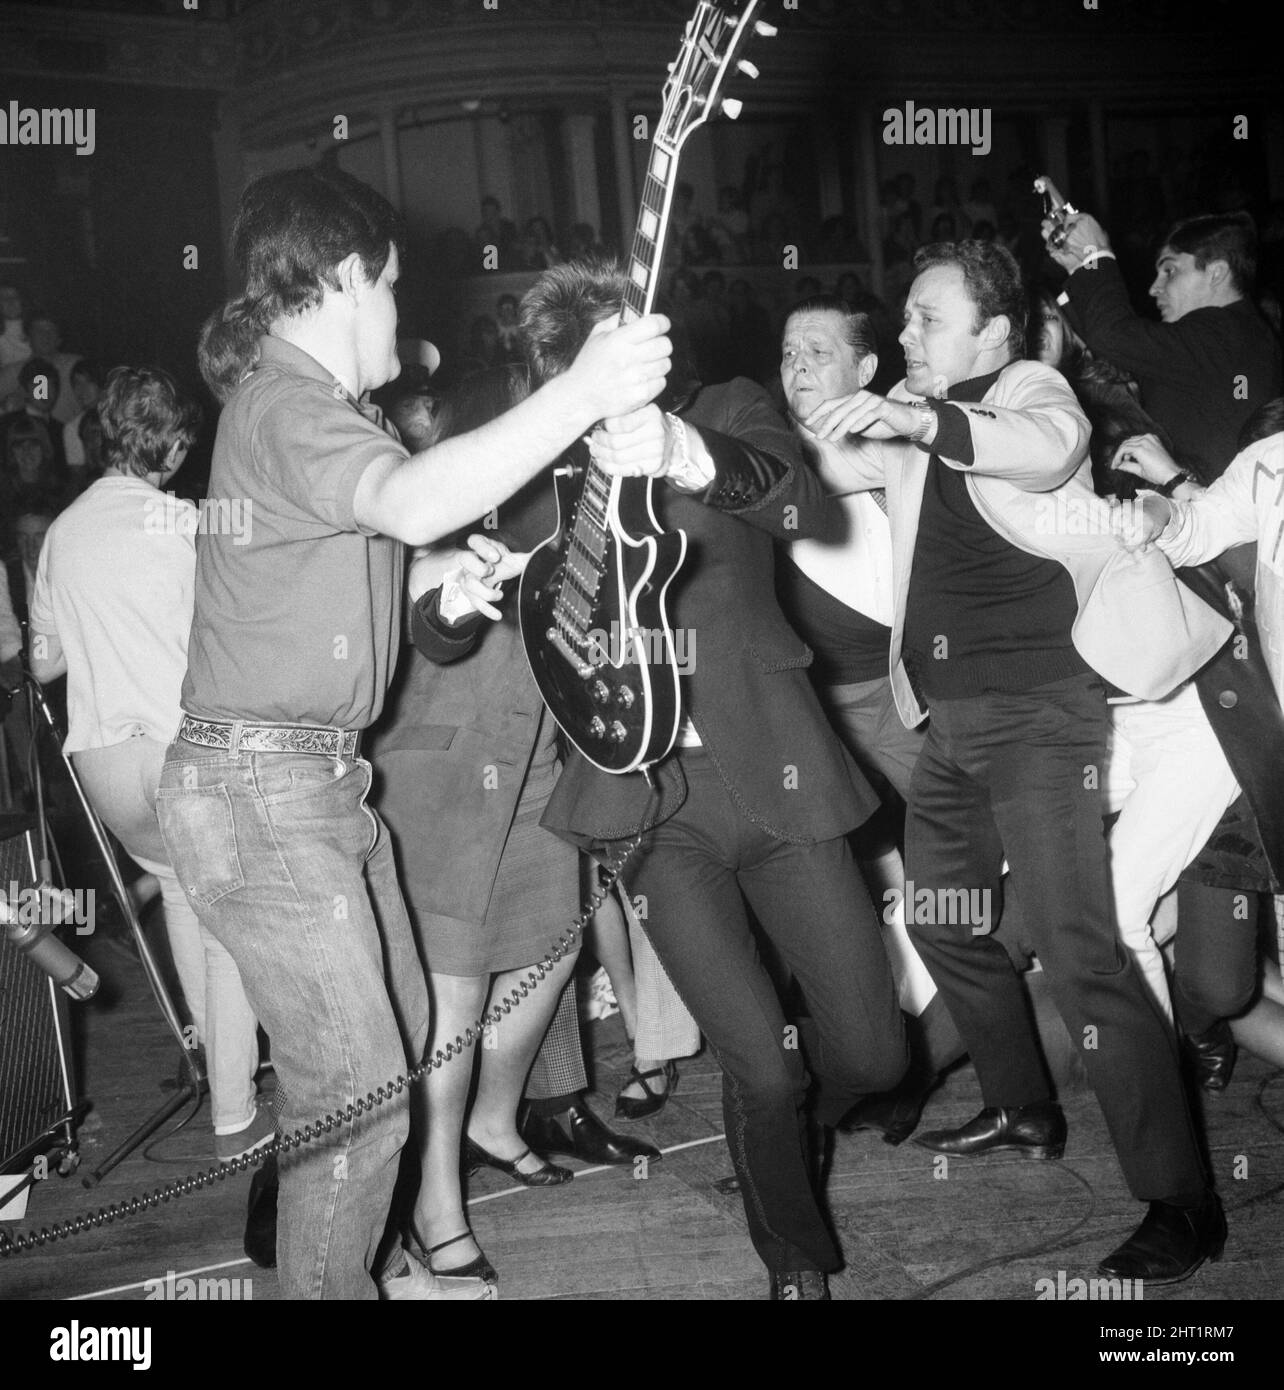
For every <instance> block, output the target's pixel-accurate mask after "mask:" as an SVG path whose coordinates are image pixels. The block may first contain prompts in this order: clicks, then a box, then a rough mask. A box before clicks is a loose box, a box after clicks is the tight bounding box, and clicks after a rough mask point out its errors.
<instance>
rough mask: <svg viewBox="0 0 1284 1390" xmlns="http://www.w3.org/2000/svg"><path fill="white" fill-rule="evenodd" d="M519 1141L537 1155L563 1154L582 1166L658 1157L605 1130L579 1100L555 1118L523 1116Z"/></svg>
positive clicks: (645, 1147)
mask: <svg viewBox="0 0 1284 1390" xmlns="http://www.w3.org/2000/svg"><path fill="white" fill-rule="evenodd" d="M522 1138H523V1139H525V1140H526V1142H527V1143H528V1144H529V1145H530V1146H531V1148H532V1149H534V1150H535V1152H536V1153H540V1154H567V1155H568V1156H569V1157H571V1158H582V1159H583V1160H584V1161H585V1163H632V1162H633V1160H634V1159H635V1158H646V1159H651V1160H655V1159H658V1158H660V1157H661V1154H660V1150H659V1149H657V1148H656V1147H655V1145H654V1144H647V1143H645V1142H644V1141H643V1140H641V1139H631V1138H629V1137H628V1136H627V1135H624V1134H617V1133H616V1132H615V1131H614V1130H613V1129H607V1127H606V1126H605V1125H604V1124H603V1123H602V1121H601V1120H599V1119H598V1117H597V1116H596V1115H595V1114H594V1113H593V1112H592V1111H591V1110H590V1109H589V1107H588V1104H587V1102H586V1101H584V1100H583V1099H580V1100H577V1101H576V1102H575V1103H574V1104H573V1105H569V1106H567V1108H566V1109H565V1110H562V1111H560V1112H559V1113H558V1114H556V1115H536V1114H534V1113H533V1112H531V1111H529V1110H528V1111H527V1113H526V1122H525V1123H524V1124H523V1125H522Z"/></svg>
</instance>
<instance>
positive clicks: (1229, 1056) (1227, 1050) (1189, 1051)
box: [1186, 1018, 1236, 1091]
mask: <svg viewBox="0 0 1284 1390" xmlns="http://www.w3.org/2000/svg"><path fill="white" fill-rule="evenodd" d="M1186 1055H1187V1056H1188V1057H1189V1058H1190V1064H1191V1070H1192V1071H1193V1072H1194V1074H1195V1080H1196V1081H1197V1082H1198V1083H1199V1085H1200V1087H1201V1088H1202V1089H1203V1090H1205V1091H1224V1090H1225V1089H1226V1087H1227V1086H1228V1085H1229V1084H1230V1079H1231V1072H1233V1071H1234V1070H1235V1057H1236V1048H1235V1039H1234V1037H1233V1036H1232V1035H1231V1030H1230V1024H1229V1023H1227V1022H1226V1020H1225V1019H1224V1018H1222V1019H1219V1020H1218V1021H1217V1022H1216V1023H1214V1024H1213V1026H1212V1027H1211V1028H1210V1029H1208V1031H1207V1032H1205V1033H1187V1034H1186Z"/></svg>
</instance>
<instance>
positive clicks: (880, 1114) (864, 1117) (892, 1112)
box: [838, 1075, 937, 1145]
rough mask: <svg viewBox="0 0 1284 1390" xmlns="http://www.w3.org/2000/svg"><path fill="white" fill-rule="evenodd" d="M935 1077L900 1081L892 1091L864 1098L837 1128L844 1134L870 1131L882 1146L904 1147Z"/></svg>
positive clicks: (921, 1116) (921, 1112)
mask: <svg viewBox="0 0 1284 1390" xmlns="http://www.w3.org/2000/svg"><path fill="white" fill-rule="evenodd" d="M936 1082H937V1077H936V1076H935V1075H932V1076H930V1077H927V1078H922V1077H914V1078H913V1079H908V1080H905V1081H902V1082H901V1084H900V1085H899V1086H897V1087H896V1088H895V1089H894V1090H891V1091H883V1092H881V1093H880V1094H879V1095H875V1096H866V1097H865V1099H864V1100H862V1101H858V1102H857V1104H856V1106H855V1107H854V1108H853V1109H852V1110H851V1111H850V1112H849V1113H848V1115H847V1118H846V1119H845V1120H843V1122H842V1123H841V1124H840V1125H839V1126H838V1128H839V1129H841V1130H842V1132H843V1133H844V1134H856V1133H858V1132H859V1131H860V1130H863V1129H872V1130H875V1131H876V1132H877V1133H879V1134H881V1135H882V1136H883V1143H884V1144H892V1145H896V1144H903V1143H904V1142H905V1141H906V1140H907V1139H908V1138H909V1137H910V1135H911V1134H913V1133H914V1131H915V1130H916V1129H917V1128H918V1122H919V1120H921V1119H922V1118H923V1107H924V1106H925V1105H926V1104H927V1098H928V1096H929V1095H931V1093H932V1091H933V1089H934V1088H935V1086H936Z"/></svg>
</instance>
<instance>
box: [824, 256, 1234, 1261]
mask: <svg viewBox="0 0 1284 1390" xmlns="http://www.w3.org/2000/svg"><path fill="white" fill-rule="evenodd" d="M915 268H916V270H917V271H918V276H917V278H916V279H915V281H914V283H913V285H912V287H911V289H910V293H909V297H908V299H907V301H906V306H905V327H904V330H903V331H902V333H901V338H900V341H901V344H902V346H903V347H904V349H905V358H906V367H907V375H906V378H905V380H904V381H903V382H901V383H899V384H898V385H897V386H896V387H894V388H893V390H892V392H891V393H890V394H889V395H888V396H886V397H883V396H878V395H875V394H873V393H871V392H868V391H858V392H856V393H855V394H853V395H851V396H846V397H842V398H840V399H838V400H834V401H829V402H826V403H825V404H824V405H822V406H820V407H818V408H817V409H816V410H815V411H813V412H812V413H811V414H810V415H809V416H808V417H807V419H806V420H805V421H804V422H803V424H804V428H805V431H806V434H807V436H809V439H810V443H811V445H812V447H813V448H814V451H815V453H816V456H817V466H818V467H819V469H820V471H821V474H822V476H823V477H824V478H825V480H826V482H827V483H828V485H829V486H830V488H831V490H832V491H833V492H835V493H837V494H843V493H847V492H854V491H860V490H864V489H868V488H878V487H884V488H886V491H887V501H888V513H889V518H890V521H891V526H892V552H893V566H894V589H895V605H894V608H895V611H894V617H893V624H892V643H891V653H890V662H891V678H892V685H893V689H894V692H895V695H896V701H897V706H898V708H899V710H900V713H901V717H902V719H903V720H904V722H905V723H906V724H907V725H914V724H917V723H919V722H921V721H922V719H923V718H924V715H925V713H926V710H927V707H928V706H929V705H930V707H931V712H932V719H931V723H930V726H929V728H928V732H927V739H926V742H925V744H924V748H923V752H922V754H921V755H920V758H919V761H918V764H917V766H916V768H915V771H914V776H913V779H912V782H911V786H910V798H909V813H908V817H907V822H906V877H907V879H908V880H910V881H912V882H913V884H914V889H915V892H914V903H915V911H914V912H913V914H912V918H913V920H912V921H911V923H910V930H911V934H912V935H913V937H914V939H915V942H916V944H917V946H918V948H919V951H920V952H921V954H922V955H923V958H924V960H925V961H926V962H927V965H928V968H929V969H930V970H931V972H932V975H933V976H934V978H935V979H936V982H937V984H938V986H939V987H940V990H941V992H942V995H943V996H944V998H945V1000H946V1002H947V1005H948V1007H949V1010H950V1013H951V1015H952V1016H953V1019H954V1022H955V1023H956V1024H957V1025H958V1028H959V1031H960V1032H961V1033H962V1035H963V1037H964V1039H965V1041H966V1042H967V1044H968V1050H969V1051H970V1052H971V1054H972V1059H973V1061H974V1062H975V1064H976V1069H977V1074H978V1076H979V1078H980V1081H981V1088H982V1094H983V1096H984V1101H985V1108H984V1109H983V1110H982V1111H981V1113H980V1114H979V1115H977V1116H976V1118H975V1119H973V1120H972V1121H971V1122H970V1123H968V1124H966V1125H963V1126H962V1127H960V1128H959V1129H956V1130H939V1131H933V1132H931V1133H928V1134H924V1135H921V1136H920V1137H919V1138H918V1140H917V1141H916V1142H918V1143H919V1144H921V1145H923V1146H924V1147H926V1148H929V1149H932V1150H933V1151H935V1152H938V1153H944V1154H948V1155H951V1156H957V1157H966V1156H969V1155H973V1154H978V1153H987V1152H993V1151H995V1150H1010V1151H1016V1152H1019V1153H1021V1154H1023V1155H1025V1156H1028V1157H1033V1158H1044V1159H1050V1158H1058V1157H1060V1155H1061V1153H1062V1152H1063V1150H1064V1146H1065V1137H1066V1125H1065V1117H1064V1115H1063V1114H1062V1112H1061V1109H1060V1107H1059V1106H1057V1105H1056V1104H1055V1102H1054V1101H1053V1100H1052V1097H1051V1090H1050V1087H1049V1084H1048V1079H1047V1076H1046V1074H1045V1072H1044V1069H1043V1065H1042V1060H1041V1055H1040V1052H1039V1048H1038V1044H1037V1040H1036V1035H1035V1033H1034V1030H1033V1026H1032V1024H1031V1022H1030V1019H1029V1016H1028V1013H1027V1011H1026V1004H1025V1000H1024V996H1023V994H1022V991H1021V987H1020V982H1019V980H1018V978H1017V975H1016V973H1015V971H1014V969H1013V967H1012V965H1011V963H1010V961H1009V959H1008V956H1007V954H1006V953H1005V952H1004V951H1003V949H1002V948H1001V947H1000V946H999V944H998V943H997V942H996V941H994V940H993V939H992V938H991V937H990V936H989V934H988V933H989V924H990V923H992V922H993V921H994V920H996V918H997V915H998V913H997V904H998V902H999V897H1000V894H1001V891H1002V890H1001V885H1000V872H1001V866H1002V864H1003V860H1004V858H1005V857H1006V859H1007V861H1008V863H1009V865H1010V868H1011V872H1012V881H1013V883H1014V884H1015V885H1016V886H1017V887H1018V889H1019V892H1020V894H1021V898H1022V902H1023V904H1024V905H1025V915H1026V917H1027V918H1028V922H1029V932H1030V936H1031V938H1032V941H1033V944H1034V945H1035V948H1036V950H1037V952H1038V955H1039V959H1040V962H1041V963H1042V965H1043V968H1044V971H1045V972H1046V974H1047V978H1048V982H1049V985H1050V987H1051V990H1052V994H1053V998H1054V999H1055V1001H1056V1004H1057V1007H1058V1009H1059V1010H1060V1012H1061V1015H1062V1017H1063V1019H1064V1020H1065V1023H1066V1026H1067V1028H1068V1029H1069V1031H1070V1035H1071V1037H1072V1038H1074V1039H1075V1040H1076V1041H1078V1042H1079V1043H1080V1044H1081V1045H1082V1047H1083V1056H1084V1061H1085V1063H1086V1065H1087V1069H1088V1075H1089V1078H1090V1080H1091V1082H1092V1085H1093V1088H1094V1090H1095V1091H1096V1094H1097V1097H1098V1100H1099V1101H1100V1103H1101V1107H1102V1110H1103V1112H1104V1114H1105V1117H1106V1123H1107V1125H1108V1127H1109V1129H1110V1134H1111V1138H1112V1139H1113V1141H1114V1144H1115V1148H1116V1152H1117V1153H1118V1155H1119V1160H1120V1163H1121V1166H1122V1167H1123V1170H1124V1175H1125V1177H1126V1179H1127V1181H1128V1184H1129V1187H1130V1189H1131V1190H1132V1192H1133V1194H1134V1196H1136V1197H1137V1198H1138V1199H1139V1200H1141V1201H1145V1202H1148V1203H1149V1210H1148V1212H1147V1215H1146V1218H1145V1220H1144V1221H1143V1222H1142V1224H1141V1226H1140V1227H1139V1229H1138V1230H1137V1231H1136V1232H1135V1233H1134V1234H1133V1235H1132V1236H1131V1237H1130V1238H1129V1240H1127V1241H1126V1242H1125V1243H1124V1244H1123V1245H1121V1246H1120V1247H1119V1248H1118V1249H1117V1250H1116V1251H1114V1252H1113V1253H1112V1254H1111V1255H1109V1256H1108V1257H1107V1258H1106V1259H1105V1260H1104V1261H1103V1262H1102V1264H1101V1270H1102V1272H1103V1273H1105V1274H1107V1275H1109V1276H1111V1277H1118V1278H1136V1279H1144V1280H1145V1281H1146V1282H1147V1283H1150V1284H1164V1283H1175V1282H1177V1281H1179V1280H1181V1279H1185V1278H1188V1277H1189V1276H1190V1275H1191V1274H1193V1273H1194V1271H1195V1270H1196V1269H1197V1268H1198V1267H1199V1266H1200V1265H1201V1264H1202V1263H1203V1261H1204V1260H1205V1259H1207V1258H1216V1257H1217V1256H1219V1255H1220V1253H1221V1249H1222V1246H1223V1244H1224V1242H1225V1236H1226V1223H1225V1217H1224V1216H1223V1214H1222V1209H1221V1204H1220V1202H1219V1200H1218V1198H1217V1197H1216V1195H1215V1194H1214V1193H1213V1192H1212V1190H1211V1187H1210V1185H1209V1181H1208V1177H1207V1174H1206V1172H1205V1170H1204V1166H1203V1162H1202V1159H1201V1157H1200V1153H1199V1149H1198V1145H1197V1142H1196V1138H1195V1134H1194V1130H1193V1126H1192V1122H1191V1118H1190V1113H1189V1109H1188V1107H1187V1102H1186V1098H1185V1094H1184V1092H1183V1089H1182V1085H1181V1080H1180V1076H1179V1072H1178V1060H1177V1053H1176V1050H1175V1045H1174V1042H1173V1039H1172V1036H1171V1031H1170V1030H1169V1029H1168V1028H1167V1026H1166V1023H1165V1021H1164V1020H1163V1018H1162V1017H1161V1015H1160V1014H1159V1013H1158V1012H1157V1010H1156V1008H1155V1006H1154V1005H1153V1003H1152V1002H1151V1000H1150V998H1149V995H1148V994H1147V992H1146V990H1145V987H1144V985H1143V983H1142V981H1141V979H1140V976H1139V975H1138V973H1137V971H1136V969H1135V967H1134V965H1133V964H1132V962H1131V960H1130V958H1129V957H1128V956H1127V954H1126V953H1125V952H1124V951H1123V950H1122V949H1121V947H1120V944H1119V941H1118V937H1117V934H1116V932H1115V927H1114V923H1113V920H1112V915H1111V908H1110V901H1111V896H1110V885H1109V880H1108V860H1107V852H1106V844H1105V839H1104V835H1103V830H1102V820H1101V817H1102V794H1101V786H1100V784H1101V781H1102V778H1101V769H1102V768H1103V767H1104V762H1105V748H1106V734H1107V729H1108V714H1107V707H1106V701H1105V691H1104V687H1103V684H1102V677H1104V678H1105V679H1107V680H1109V681H1112V682H1113V683H1114V684H1116V685H1118V686H1120V687H1121V688H1122V689H1124V690H1126V691H1128V692H1129V693H1130V694H1135V695H1139V696H1144V697H1146V698H1150V699H1155V698H1159V697H1161V696H1163V695H1164V694H1166V693H1167V692H1168V691H1170V690H1171V689H1173V688H1174V687H1175V686H1176V685H1177V684H1178V682H1180V681H1181V680H1183V679H1185V678H1186V677H1187V676H1189V675H1190V674H1191V673H1192V672H1193V671H1195V670H1196V669H1198V667H1200V666H1201V665H1202V664H1203V663H1204V662H1205V661H1207V660H1208V659H1209V657H1211V656H1212V655H1213V654H1214V653H1215V652H1216V651H1217V650H1218V648H1219V647H1220V646H1221V645H1222V644H1223V642H1224V641H1225V640H1226V638H1227V637H1228V635H1229V633H1230V626H1229V624H1228V623H1226V622H1225V621H1224V620H1223V619H1221V618H1220V617H1219V616H1218V615H1216V614H1214V613H1213V612H1212V610H1211V609H1209V608H1208V607H1207V606H1206V605H1204V604H1203V603H1201V602H1200V601H1199V600H1198V599H1196V598H1195V597H1194V596H1193V595H1191V594H1189V593H1187V592H1184V591H1183V588H1182V586H1181V585H1180V584H1178V583H1177V581H1176V580H1175V578H1174V576H1173V574H1172V571H1171V569H1170V568H1169V567H1168V565H1167V564H1166V563H1165V562H1164V560H1163V558H1162V557H1161V556H1159V555H1156V554H1154V553H1153V552H1146V553H1144V554H1130V553H1127V552H1125V551H1123V550H1121V549H1120V548H1119V547H1118V546H1117V544H1116V543H1115V542H1114V540H1113V539H1112V535H1111V528H1110V521H1109V508H1108V506H1107V504H1106V503H1104V502H1101V501H1099V500H1098V499H1097V498H1096V497H1095V496H1094V495H1093V492H1092V487H1091V482H1090V473H1089V462H1088V458H1087V447H1088V422H1087V420H1086V419H1085V418H1084V416H1083V414H1082V412H1081V411H1080V409H1079V407H1078V405H1077V404H1076V402H1075V398H1074V395H1073V393H1072V392H1071V390H1070V388H1069V386H1068V385H1067V384H1066V382H1065V380H1064V379H1063V378H1062V377H1061V376H1060V375H1059V374H1058V373H1057V372H1055V371H1053V370H1051V369H1050V368H1048V367H1045V366H1043V365H1042V364H1040V363H1037V362H1025V361H1021V360H1019V359H1020V357H1021V353H1022V350H1023V342H1024V331H1025V298H1024V293H1023V289H1022V285H1021V279H1020V272H1019V271H1018V269H1017V265H1016V262H1015V261H1014V260H1013V259H1012V257H1011V255H1010V254H1009V253H1007V252H1006V251H1004V250H1003V249H1002V248H999V247H995V246H993V245H990V244H987V243H982V242H956V243H949V244H942V245H937V246H930V247H925V248H923V249H922V250H920V251H919V253H918V255H917V256H916V258H915ZM960 890H961V891H960ZM964 895H967V896H966V898H965V897H964ZM978 895H979V896H978ZM960 901H967V902H969V903H975V902H977V901H980V902H981V903H982V904H991V903H992V904H993V905H994V906H993V909H992V910H990V911H988V912H984V913H983V914H982V920H981V922H980V923H979V924H978V923H976V922H975V921H972V920H971V919H970V917H969V918H968V920H965V921H964V922H962V923H960V921H959V916H958V915H957V914H956V912H955V911H953V910H951V909H953V908H954V907H955V906H956V905H957V903H958V902H960ZM907 915H909V914H907ZM964 916H965V917H968V915H967V914H964Z"/></svg>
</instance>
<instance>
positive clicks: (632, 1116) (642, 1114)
mask: <svg viewBox="0 0 1284 1390" xmlns="http://www.w3.org/2000/svg"><path fill="white" fill-rule="evenodd" d="M653 1076H662V1077H664V1083H665V1084H664V1089H663V1090H659V1091H653V1090H652V1089H651V1088H650V1086H648V1085H647V1084H646V1083H647V1081H648V1080H649V1079H650V1078H651V1077H653ZM629 1080H630V1081H636V1082H637V1084H638V1085H639V1086H641V1087H642V1089H643V1090H644V1091H645V1092H646V1097H645V1099H643V1098H641V1097H635V1096H625V1095H620V1096H616V1098H615V1115H616V1118H617V1119H621V1120H644V1119H646V1117H647V1116H648V1115H656V1114H658V1113H659V1112H660V1111H661V1110H663V1109H664V1107H665V1106H666V1105H667V1104H668V1100H669V1097H670V1096H671V1095H672V1094H673V1093H674V1091H676V1090H677V1088H678V1064H677V1063H676V1062H665V1063H664V1065H663V1066H659V1067H654V1068H652V1070H650V1071H639V1070H638V1069H637V1067H630V1068H629ZM628 1084H629V1083H628V1082H625V1085H628Z"/></svg>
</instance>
